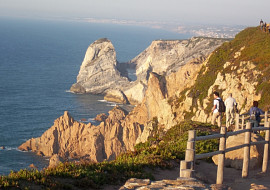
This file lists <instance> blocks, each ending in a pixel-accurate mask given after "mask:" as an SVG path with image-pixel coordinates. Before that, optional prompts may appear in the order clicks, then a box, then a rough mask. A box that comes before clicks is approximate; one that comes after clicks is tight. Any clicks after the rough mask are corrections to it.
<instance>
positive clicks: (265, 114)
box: [264, 111, 268, 125]
mask: <svg viewBox="0 0 270 190" xmlns="http://www.w3.org/2000/svg"><path fill="white" fill-rule="evenodd" d="M267 114H268V111H266V112H265V113H264V125H266V122H268V119H267V118H268V116H267Z"/></svg>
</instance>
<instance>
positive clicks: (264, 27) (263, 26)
mask: <svg viewBox="0 0 270 190" xmlns="http://www.w3.org/2000/svg"><path fill="white" fill-rule="evenodd" d="M266 25H267V24H266V22H265V23H264V26H263V28H264V31H265V32H266Z"/></svg>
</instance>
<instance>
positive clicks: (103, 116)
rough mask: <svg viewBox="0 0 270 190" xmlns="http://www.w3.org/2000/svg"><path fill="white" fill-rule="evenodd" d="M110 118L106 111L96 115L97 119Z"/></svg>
mask: <svg viewBox="0 0 270 190" xmlns="http://www.w3.org/2000/svg"><path fill="white" fill-rule="evenodd" d="M107 118H108V116H107V115H106V114H105V113H101V114H98V115H97V116H96V117H95V120H96V121H105V120H106V119H107Z"/></svg>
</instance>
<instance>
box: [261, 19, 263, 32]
mask: <svg viewBox="0 0 270 190" xmlns="http://www.w3.org/2000/svg"><path fill="white" fill-rule="evenodd" d="M260 26H261V30H263V20H262V19H261V21H260Z"/></svg>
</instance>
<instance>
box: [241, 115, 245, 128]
mask: <svg viewBox="0 0 270 190" xmlns="http://www.w3.org/2000/svg"><path fill="white" fill-rule="evenodd" d="M244 126H245V116H244V115H242V130H243V129H244Z"/></svg>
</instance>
